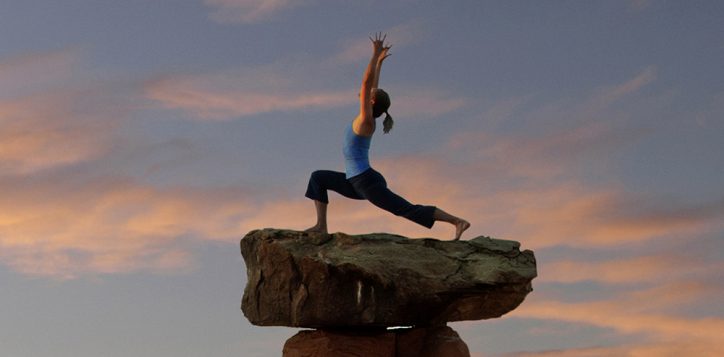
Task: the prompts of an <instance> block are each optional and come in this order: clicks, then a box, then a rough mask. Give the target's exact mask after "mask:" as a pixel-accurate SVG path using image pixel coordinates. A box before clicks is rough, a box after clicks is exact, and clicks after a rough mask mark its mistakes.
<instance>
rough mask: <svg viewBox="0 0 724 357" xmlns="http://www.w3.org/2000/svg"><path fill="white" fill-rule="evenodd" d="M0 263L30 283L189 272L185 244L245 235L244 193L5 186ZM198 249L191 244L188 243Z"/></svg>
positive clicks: (137, 186) (122, 184) (106, 184)
mask: <svg viewBox="0 0 724 357" xmlns="http://www.w3.org/2000/svg"><path fill="white" fill-rule="evenodd" d="M0 190H2V192H4V193H7V194H5V195H4V197H3V200H2V201H1V202H0V247H2V249H1V250H0V260H1V261H2V262H3V263H4V264H7V265H9V266H11V267H12V268H13V269H15V270H17V271H19V272H22V273H25V274H31V275H44V276H53V277H61V278H71V277H75V276H78V275H85V274H103V273H119V272H129V271H137V270H152V271H154V270H161V271H164V270H172V269H183V268H187V267H188V265H189V264H190V263H191V262H192V255H191V254H189V253H188V251H186V248H184V241H188V240H189V239H192V238H193V237H196V239H199V238H200V239H212V240H215V239H230V238H232V237H233V238H237V237H239V236H240V235H241V234H242V233H245V232H244V231H243V228H242V227H241V226H240V224H241V222H242V220H241V217H242V216H243V215H246V214H249V213H250V211H251V205H250V203H249V201H248V198H247V196H246V195H245V192H243V191H241V190H238V189H231V188H229V189H214V188H209V189H194V188H157V187H153V186H149V185H144V184H141V183H139V182H137V181H134V180H131V179H118V178H105V179H88V178H83V177H78V176H75V175H70V176H68V175H65V176H58V175H55V176H53V175H50V176H47V175H46V176H43V177H36V178H32V179H27V178H26V179H19V178H18V179H3V180H0ZM189 244H192V243H189Z"/></svg>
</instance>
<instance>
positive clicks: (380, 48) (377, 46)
mask: <svg viewBox="0 0 724 357" xmlns="http://www.w3.org/2000/svg"><path fill="white" fill-rule="evenodd" d="M386 38H387V34H383V33H382V32H376V33H375V37H374V38H373V37H371V36H370V41H372V49H373V50H374V52H375V54H376V55H380V56H381V57H388V56H389V54H388V51H389V49H390V47H391V46H385V39H386Z"/></svg>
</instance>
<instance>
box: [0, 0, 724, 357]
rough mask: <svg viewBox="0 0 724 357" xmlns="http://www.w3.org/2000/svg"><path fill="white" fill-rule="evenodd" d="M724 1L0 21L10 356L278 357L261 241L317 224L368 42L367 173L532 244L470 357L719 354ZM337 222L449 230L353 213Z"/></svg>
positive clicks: (220, 5) (3, 315)
mask: <svg viewBox="0 0 724 357" xmlns="http://www.w3.org/2000/svg"><path fill="white" fill-rule="evenodd" d="M723 19H724V1H716V0H712V1H683V0H682V1H667V0H626V1H624V0H622V1H473V0H471V1H433V0H430V1H422V0H420V1H417V0H399V1H381V0H360V1H329V0H299V1H295V0H168V1H152V0H125V1H118V0H63V1H57V0H29V1H3V2H2V3H1V4H0V289H1V292H0V355H2V356H13V357H45V356H58V357H64V356H67V357H71V356H73V357H77V356H83V357H85V356H111V357H115V356H118V357H122V356H124V357H125V356H149V357H151V356H154V357H157V356H160V357H180V356H189V357H191V356H221V357H226V356H230V357H231V356H249V357H267V356H279V355H280V354H281V349H282V345H283V343H284V341H285V340H286V339H287V338H289V337H291V336H292V335H293V334H295V333H296V331H297V330H295V329H290V328H273V327H271V328H270V327H265V328H261V327H254V326H252V325H251V324H250V323H249V322H248V321H247V320H246V319H245V318H244V317H243V314H242V313H241V311H240V309H239V306H240V300H241V295H242V290H243V288H244V285H245V283H246V271H245V267H244V263H243V260H242V259H241V256H240V254H239V247H238V243H239V240H240V239H241V238H242V237H243V236H244V234H246V233H247V232H248V231H250V230H252V229H256V228H264V227H276V228H288V229H304V228H307V227H309V226H311V225H312V224H313V223H314V211H313V205H312V203H311V201H309V200H308V199H306V198H305V197H304V191H305V189H306V185H307V180H308V177H309V174H310V173H311V172H312V171H314V170H316V169H333V170H343V159H342V154H341V143H342V134H343V129H344V127H345V125H347V124H348V123H349V122H350V121H351V120H352V119H353V118H354V116H355V115H356V113H357V110H358V103H357V100H358V97H357V93H358V89H359V85H360V81H361V76H362V73H363V71H364V68H365V66H366V64H367V62H368V61H369V56H370V54H371V45H370V41H369V39H368V36H370V35H371V34H373V33H374V32H376V31H383V32H386V33H387V34H388V40H389V42H390V43H391V44H392V46H393V47H392V50H391V53H392V56H391V57H390V58H389V59H388V60H387V61H386V62H385V65H384V68H383V70H382V75H381V80H380V86H381V87H382V88H384V89H386V90H387V91H388V92H389V93H390V96H391V98H392V106H391V108H390V114H391V115H392V116H393V117H394V118H395V121H396V124H395V128H394V130H393V131H392V132H391V133H390V134H389V135H382V134H381V131H380V132H379V133H378V134H377V135H375V137H374V139H373V145H372V151H371V161H372V165H373V167H375V168H376V169H378V170H379V171H380V172H382V173H383V174H384V175H385V176H386V178H387V181H388V182H389V184H390V187H391V188H392V189H393V190H394V191H396V192H398V193H400V194H402V195H403V196H405V197H407V198H408V199H410V200H411V201H414V202H417V203H422V204H433V205H437V206H439V207H441V208H443V209H445V210H446V211H449V212H450V213H453V214H456V215H460V216H462V217H464V218H467V219H468V220H469V221H470V222H471V223H472V227H471V228H470V230H468V231H467V232H466V233H465V235H464V237H463V238H464V239H470V238H473V237H475V236H478V235H486V236H493V237H496V238H501V239H511V240H516V241H520V242H521V244H522V248H523V249H531V250H533V251H535V254H536V257H537V259H538V274H539V276H538V278H536V279H535V280H534V281H533V288H534V291H533V292H532V293H531V294H530V295H529V296H528V298H527V299H526V301H524V302H523V304H522V305H521V306H520V307H519V308H518V309H517V310H515V311H513V312H511V313H510V314H508V315H506V316H504V317H503V318H500V319H496V320H488V321H472V322H460V323H453V324H451V326H452V327H453V328H454V329H456V330H457V331H458V332H459V334H460V335H461V336H462V338H463V339H464V340H465V342H466V343H467V344H468V346H469V348H470V351H471V353H472V355H473V356H475V357H480V356H715V355H724V342H723V341H724V303H723V302H722V301H724V300H722V296H724V20H723ZM330 199H331V202H330V211H329V225H330V227H329V229H330V231H333V232H337V231H342V232H346V233H350V234H361V233H370V232H381V231H384V232H391V233H396V234H402V235H406V236H409V237H434V238H439V239H450V238H452V236H453V233H454V232H453V230H452V228H451V226H449V225H445V224H438V225H436V226H435V227H434V228H433V229H432V230H427V229H425V228H422V227H419V226H416V225H415V224H414V223H411V222H409V221H406V220H403V219H401V218H398V217H395V216H393V215H391V214H389V213H387V212H384V211H381V210H379V209H377V208H375V207H374V206H372V205H371V204H369V203H367V202H363V201H352V200H347V199H344V198H342V197H341V196H338V195H336V194H332V195H330Z"/></svg>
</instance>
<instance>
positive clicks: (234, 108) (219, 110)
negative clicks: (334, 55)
mask: <svg viewBox="0 0 724 357" xmlns="http://www.w3.org/2000/svg"><path fill="white" fill-rule="evenodd" d="M236 80H237V81H238V84H244V83H247V82H246V81H245V79H243V78H237V79H236ZM227 84H231V81H229V80H228V79H219V80H218V82H216V83H214V82H213V79H211V80H210V79H209V78H166V79H161V80H156V81H153V82H150V83H148V85H147V86H146V93H147V96H148V97H149V98H150V99H153V100H156V101H158V102H160V103H162V104H163V106H164V107H166V108H169V109H180V110H184V111H187V112H189V113H191V115H192V116H193V117H194V118H198V119H202V120H229V119H233V118H239V117H246V116H251V115H255V114H260V113H269V112H285V111H293V110H303V109H325V108H334V107H338V106H341V105H345V104H350V103H353V102H354V99H355V98H354V96H353V93H352V92H350V93H344V92H339V91H333V90H328V91H317V90H310V91H309V92H308V93H303V92H302V91H303V89H301V88H300V90H297V91H294V90H280V89H279V88H275V87H274V86H270V87H268V88H265V89H247V88H243V85H241V86H239V88H236V89H228V88H227V89H221V88H222V87H226V86H227Z"/></svg>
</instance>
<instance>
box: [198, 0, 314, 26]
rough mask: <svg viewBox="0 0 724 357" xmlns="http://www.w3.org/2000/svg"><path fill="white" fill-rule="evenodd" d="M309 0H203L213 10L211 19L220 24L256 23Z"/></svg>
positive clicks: (304, 3)
mask: <svg viewBox="0 0 724 357" xmlns="http://www.w3.org/2000/svg"><path fill="white" fill-rule="evenodd" d="M310 1H311V0H299V1H295V0H204V3H205V4H206V5H207V6H209V7H211V8H213V9H214V10H213V12H212V13H211V18H212V19H213V20H214V21H217V22H220V23H246V24H249V23H257V22H261V21H264V20H268V19H270V18H272V17H273V16H275V15H277V14H279V13H281V12H284V11H287V10H289V9H292V8H294V7H297V6H302V5H306V4H307V3H309V2H310Z"/></svg>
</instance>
